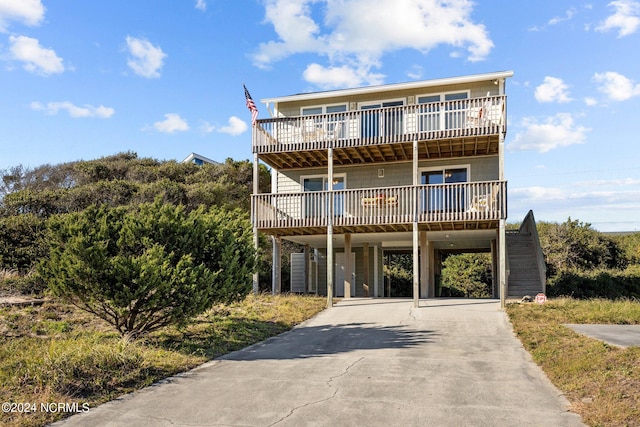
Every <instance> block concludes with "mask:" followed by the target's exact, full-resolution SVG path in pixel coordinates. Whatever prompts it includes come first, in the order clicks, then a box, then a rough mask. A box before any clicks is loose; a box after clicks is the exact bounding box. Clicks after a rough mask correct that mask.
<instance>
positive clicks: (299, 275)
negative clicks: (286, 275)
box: [290, 253, 307, 293]
mask: <svg viewBox="0 0 640 427" xmlns="http://www.w3.org/2000/svg"><path fill="white" fill-rule="evenodd" d="M304 259H305V254H304V253H302V254H299V253H293V254H291V288H290V289H291V292H294V293H305V292H306V291H307V290H306V289H305V288H306V286H305V283H306V277H305V275H306V272H305V269H304V264H305V262H304Z"/></svg>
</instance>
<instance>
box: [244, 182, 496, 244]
mask: <svg viewBox="0 0 640 427" xmlns="http://www.w3.org/2000/svg"><path fill="white" fill-rule="evenodd" d="M506 194H507V183H506V181H485V182H469V183H459V184H438V185H418V186H402V187H386V188H361V189H349V190H335V191H332V192H329V191H313V192H303V193H285V194H257V195H253V197H252V218H253V221H254V225H255V226H256V227H257V228H258V229H259V230H261V231H263V232H266V233H268V234H274V235H283V236H286V235H306V234H324V233H326V229H327V226H328V225H329V221H330V220H331V224H332V225H333V228H334V232H337V233H342V232H387V231H410V230H411V229H412V227H413V223H414V221H415V222H417V223H418V225H419V227H420V229H423V230H464V229H493V228H497V227H498V224H499V221H500V220H501V219H506V217H507V197H506Z"/></svg>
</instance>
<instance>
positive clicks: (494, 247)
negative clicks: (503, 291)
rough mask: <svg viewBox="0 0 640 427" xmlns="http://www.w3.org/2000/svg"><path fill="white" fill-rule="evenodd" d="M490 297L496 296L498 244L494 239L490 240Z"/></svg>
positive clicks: (498, 292)
mask: <svg viewBox="0 0 640 427" xmlns="http://www.w3.org/2000/svg"><path fill="white" fill-rule="evenodd" d="M491 283H492V285H491V288H492V289H491V297H492V298H497V297H498V295H499V294H500V291H499V290H498V245H497V241H496V239H492V240H491Z"/></svg>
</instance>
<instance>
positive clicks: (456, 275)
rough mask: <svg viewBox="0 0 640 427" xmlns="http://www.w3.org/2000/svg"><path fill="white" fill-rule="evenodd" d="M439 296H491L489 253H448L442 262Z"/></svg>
mask: <svg viewBox="0 0 640 427" xmlns="http://www.w3.org/2000/svg"><path fill="white" fill-rule="evenodd" d="M440 284H441V286H442V289H441V296H451V297H458V296H461V297H467V298H487V297H490V296H491V255H490V254H486V253H467V254H459V255H449V256H448V257H447V258H446V259H445V260H444V261H443V262H442V276H441V278H440Z"/></svg>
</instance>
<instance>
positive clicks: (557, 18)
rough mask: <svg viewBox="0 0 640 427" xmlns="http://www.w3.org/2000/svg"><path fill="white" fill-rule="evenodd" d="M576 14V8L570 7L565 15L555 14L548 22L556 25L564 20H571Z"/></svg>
mask: <svg viewBox="0 0 640 427" xmlns="http://www.w3.org/2000/svg"><path fill="white" fill-rule="evenodd" d="M575 14H576V10H575V9H574V8H571V9H568V10H567V13H566V15H565V16H555V17H553V18H551V19H550V20H549V22H548V24H549V25H556V24H559V23H561V22H564V21H569V20H570V19H571V18H573V16H574V15H575Z"/></svg>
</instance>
